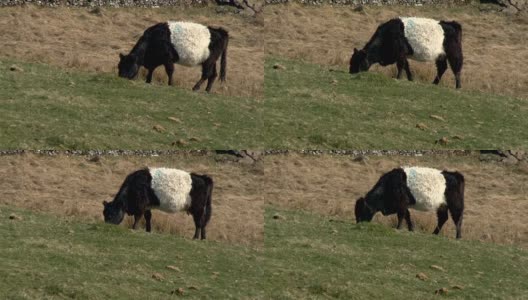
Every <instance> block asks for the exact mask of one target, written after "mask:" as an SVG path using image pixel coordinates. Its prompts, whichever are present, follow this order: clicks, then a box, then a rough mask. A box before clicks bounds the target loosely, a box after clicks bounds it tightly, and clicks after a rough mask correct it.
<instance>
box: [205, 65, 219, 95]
mask: <svg viewBox="0 0 528 300" xmlns="http://www.w3.org/2000/svg"><path fill="white" fill-rule="evenodd" d="M212 69H213V70H212V71H211V76H209V78H208V79H207V87H206V88H205V90H206V91H207V92H208V93H210V92H211V88H212V87H213V83H214V82H215V80H216V77H218V73H217V72H216V63H214V64H213V66H212Z"/></svg>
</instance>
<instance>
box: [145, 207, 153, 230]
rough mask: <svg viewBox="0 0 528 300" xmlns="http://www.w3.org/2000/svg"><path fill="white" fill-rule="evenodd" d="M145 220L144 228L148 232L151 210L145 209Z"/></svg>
mask: <svg viewBox="0 0 528 300" xmlns="http://www.w3.org/2000/svg"><path fill="white" fill-rule="evenodd" d="M144 216H145V221H146V227H147V228H146V230H147V232H150V230H151V224H150V220H151V219H152V212H151V211H150V210H146V211H145V214H144Z"/></svg>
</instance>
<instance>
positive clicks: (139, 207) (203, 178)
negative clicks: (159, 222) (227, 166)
mask: <svg viewBox="0 0 528 300" xmlns="http://www.w3.org/2000/svg"><path fill="white" fill-rule="evenodd" d="M212 192H213V180H212V179H211V177H209V176H207V175H197V174H194V173H190V174H189V173H187V172H185V171H181V170H177V169H167V168H146V169H142V170H138V171H135V172H133V173H131V174H130V175H128V176H127V177H126V179H125V182H123V184H122V185H121V188H120V189H119V192H118V193H117V194H116V195H115V197H114V200H113V201H112V202H106V201H103V205H104V210H103V215H104V220H105V222H106V223H112V224H120V223H121V222H122V221H123V218H124V217H125V213H126V214H128V215H133V216H134V225H133V226H132V228H133V229H136V227H137V224H138V222H139V220H140V219H141V217H142V216H145V220H146V223H147V224H146V230H147V232H150V229H151V225H150V220H151V218H152V213H151V211H150V210H151V209H159V210H161V211H164V212H167V213H176V212H179V211H186V212H187V213H188V214H192V216H193V219H194V225H195V232H194V238H195V239H198V238H199V237H200V234H201V238H202V240H203V239H205V227H206V226H207V223H208V222H209V219H210V218H211V194H212Z"/></svg>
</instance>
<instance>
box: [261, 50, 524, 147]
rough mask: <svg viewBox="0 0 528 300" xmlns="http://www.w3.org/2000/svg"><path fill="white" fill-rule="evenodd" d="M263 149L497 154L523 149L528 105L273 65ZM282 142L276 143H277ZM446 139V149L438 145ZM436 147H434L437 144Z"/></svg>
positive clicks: (286, 63)
mask: <svg viewBox="0 0 528 300" xmlns="http://www.w3.org/2000/svg"><path fill="white" fill-rule="evenodd" d="M265 71H266V74H265V78H266V82H265V96H266V102H265V105H264V116H265V121H264V122H265V124H266V127H265V130H266V131H265V133H264V137H265V138H266V143H265V144H266V145H268V146H269V147H277V148H341V149H345V148H346V149H350V148H352V149H431V148H451V149H495V148H517V147H526V146H528V133H527V132H526V130H525V129H526V128H527V127H528V120H527V119H526V116H527V115H528V103H527V102H526V101H522V100H519V99H515V98H509V97H504V96H495V95H489V94H484V93H479V92H471V91H466V90H461V91H457V90H455V89H453V88H447V87H438V86H433V85H431V84H429V83H426V84H425V83H417V82H408V81H406V80H399V81H398V80H395V79H392V78H390V77H388V76H385V75H382V74H376V73H373V72H371V73H361V74H358V75H353V76H352V75H350V74H348V73H347V72H346V70H344V69H339V70H335V69H331V68H330V67H327V66H320V65H314V64H309V63H303V62H301V61H299V60H297V61H293V60H286V59H280V58H276V57H275V58H270V59H268V60H267V61H266V66H265ZM277 136H280V138H276V137H277ZM443 138H445V139H447V143H444V142H443V141H439V140H441V139H443ZM437 141H438V143H437Z"/></svg>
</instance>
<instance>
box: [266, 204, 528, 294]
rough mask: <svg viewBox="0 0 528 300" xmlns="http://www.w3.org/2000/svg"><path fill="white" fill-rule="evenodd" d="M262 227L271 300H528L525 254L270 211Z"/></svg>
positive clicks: (504, 248) (527, 258) (313, 216)
mask: <svg viewBox="0 0 528 300" xmlns="http://www.w3.org/2000/svg"><path fill="white" fill-rule="evenodd" d="M277 215H278V216H279V218H273V216H277ZM265 220H266V225H265V233H266V238H265V251H266V257H267V259H268V260H270V263H271V264H273V269H272V271H271V272H272V276H269V280H270V281H271V282H270V283H269V285H270V286H273V287H274V290H273V291H271V298H272V299H315V298H317V299H319V298H321V299H324V298H340V299H430V298H433V297H434V296H435V291H437V290H439V289H441V288H446V289H447V294H445V295H443V296H445V297H446V298H472V299H499V298H500V299H520V298H523V297H526V295H528V283H527V282H526V280H525V278H527V276H528V252H526V251H525V250H521V249H517V248H513V247H506V246H499V245H495V244H485V243H481V242H476V241H467V240H460V241H457V240H453V239H448V238H445V237H438V236H434V235H432V234H429V233H418V232H414V233H409V232H407V231H405V230H401V231H397V230H395V229H392V228H389V227H386V226H382V225H379V224H373V223H369V224H359V225H357V224H355V223H351V222H348V221H343V220H335V219H332V218H330V217H323V216H319V215H316V214H310V213H306V212H300V211H297V212H294V211H285V210H277V209H274V208H271V207H268V209H267V210H266V218H265ZM431 266H438V267H440V268H436V267H431ZM418 273H424V274H425V275H426V276H427V279H426V280H420V279H419V278H417V274H418Z"/></svg>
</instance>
